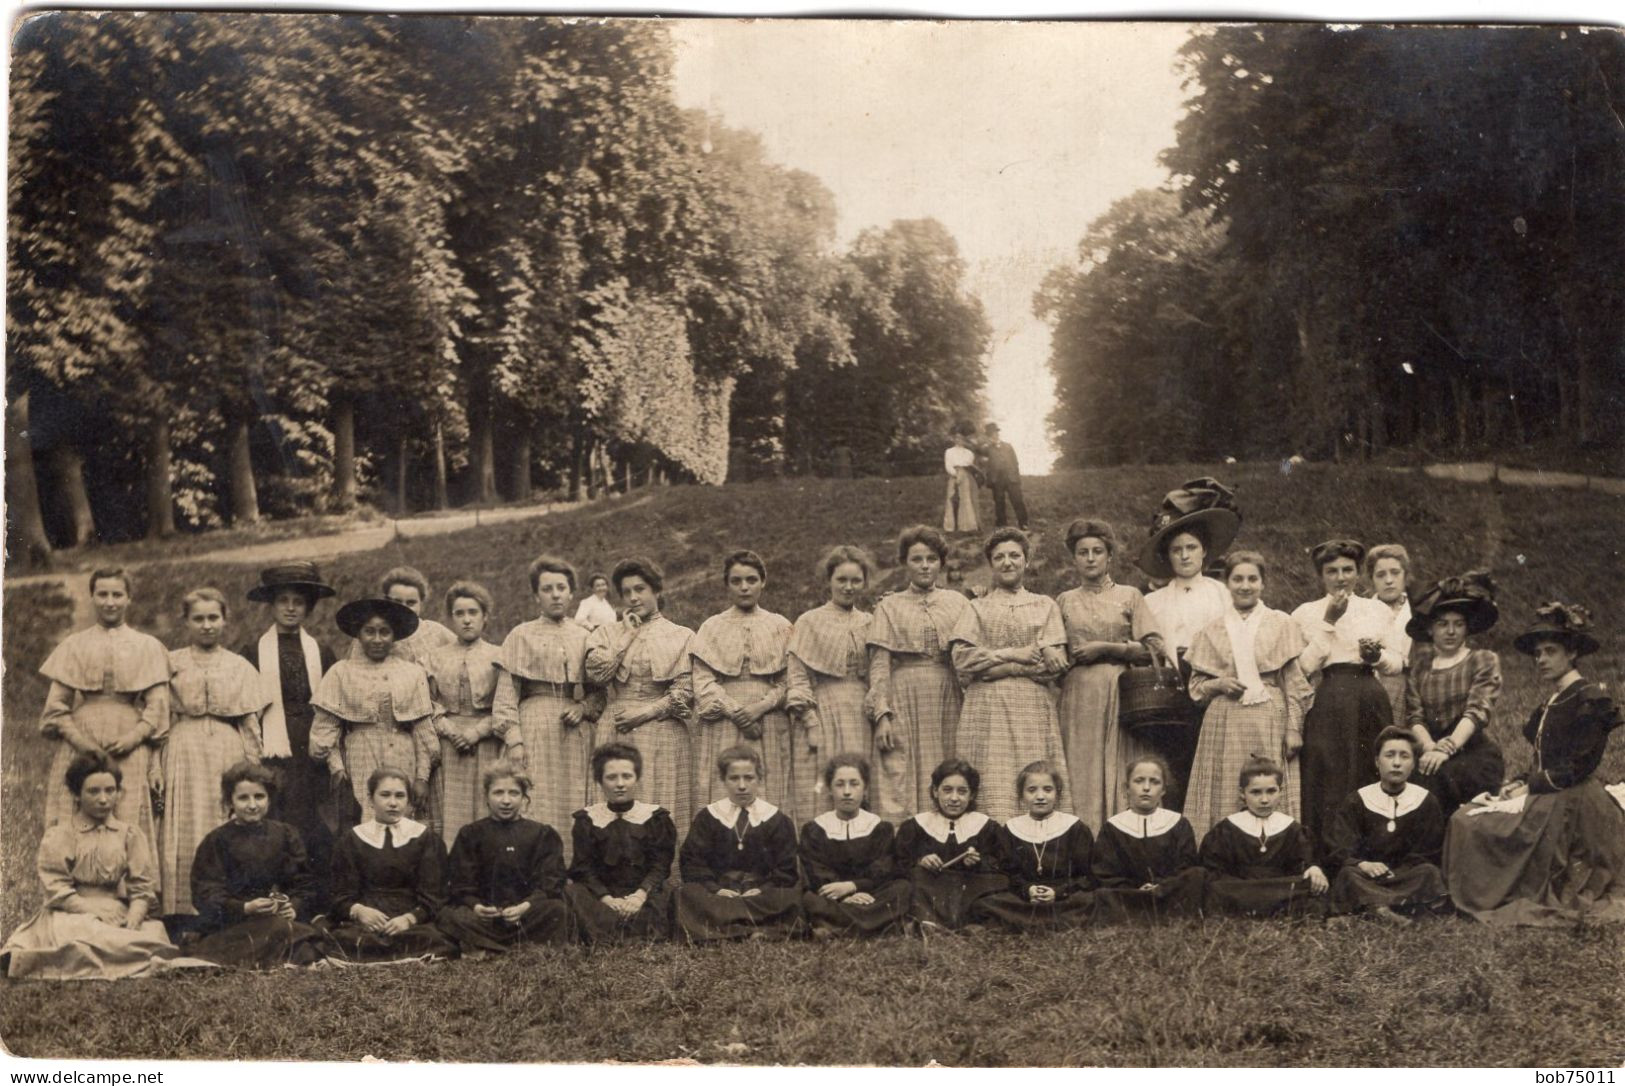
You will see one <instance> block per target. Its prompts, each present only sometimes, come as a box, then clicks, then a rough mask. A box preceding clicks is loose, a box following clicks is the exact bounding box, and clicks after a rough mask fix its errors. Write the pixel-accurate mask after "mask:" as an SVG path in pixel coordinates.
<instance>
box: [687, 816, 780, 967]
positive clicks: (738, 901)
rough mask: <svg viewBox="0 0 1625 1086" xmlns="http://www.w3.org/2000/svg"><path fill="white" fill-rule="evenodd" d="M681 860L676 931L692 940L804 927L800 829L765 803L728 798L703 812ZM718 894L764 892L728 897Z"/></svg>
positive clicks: (692, 831) (753, 934)
mask: <svg viewBox="0 0 1625 1086" xmlns="http://www.w3.org/2000/svg"><path fill="white" fill-rule="evenodd" d="M741 816H743V825H741V821H742V819H741ZM679 858H680V862H681V866H682V873H683V885H682V887H680V888H679V889H678V891H677V926H678V927H679V928H680V929H682V932H683V934H684V935H685V936H686V937H687V938H688V940H689V942H692V943H703V942H709V941H712V940H716V939H741V938H745V937H747V936H755V935H759V934H781V935H791V934H794V933H795V932H796V931H797V930H798V929H799V928H800V926H801V880H800V878H799V877H798V876H797V874H796V828H795V826H794V825H793V824H792V823H791V822H790V819H789V818H788V817H786V815H785V814H784V812H783V811H781V810H779V809H778V808H777V807H775V806H773V805H772V804H771V803H769V802H767V801H766V800H765V799H758V800H757V801H756V802H755V803H753V804H751V805H750V806H749V807H736V806H734V803H733V801H732V800H729V799H719V800H717V801H716V802H715V803H712V804H710V805H709V806H707V807H702V808H701V809H700V813H699V814H697V815H695V816H694V824H693V826H692V827H690V829H689V831H688V839H687V840H685V841H684V842H683V849H682V852H681V854H680V857H679ZM718 890H737V891H744V890H759V891H761V892H760V893H758V894H755V895H752V896H751V897H722V896H720V895H719V894H718V893H717V891H718Z"/></svg>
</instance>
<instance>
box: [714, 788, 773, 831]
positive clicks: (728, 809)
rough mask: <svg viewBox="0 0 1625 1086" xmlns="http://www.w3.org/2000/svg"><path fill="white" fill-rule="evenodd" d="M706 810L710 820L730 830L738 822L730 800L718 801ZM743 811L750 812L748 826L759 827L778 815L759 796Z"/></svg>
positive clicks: (769, 804) (734, 807)
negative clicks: (709, 814) (712, 819)
mask: <svg viewBox="0 0 1625 1086" xmlns="http://www.w3.org/2000/svg"><path fill="white" fill-rule="evenodd" d="M706 810H707V811H710V812H711V817H712V818H714V819H716V820H717V821H718V822H721V823H722V824H723V825H724V826H728V827H730V828H731V827H732V826H733V825H734V823H736V822H738V821H739V808H738V807H736V806H735V805H734V801H733V800H731V799H719V800H717V801H716V802H715V803H713V804H711V805H710V806H708V807H706ZM745 810H747V811H749V812H750V824H751V825H752V826H760V825H761V824H762V823H763V822H766V821H767V820H768V819H770V818H772V817H773V816H774V815H776V814H778V813H779V809H778V808H777V807H775V806H773V805H772V804H771V803H769V802H768V801H767V800H765V799H763V798H762V797H760V796H757V797H756V800H755V802H753V803H752V804H751V805H750V806H749V807H746V808H745Z"/></svg>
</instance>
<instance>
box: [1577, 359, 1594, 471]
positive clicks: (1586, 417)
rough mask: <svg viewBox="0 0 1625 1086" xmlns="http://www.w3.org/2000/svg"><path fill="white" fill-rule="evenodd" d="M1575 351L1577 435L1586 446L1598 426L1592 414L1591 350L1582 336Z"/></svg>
mask: <svg viewBox="0 0 1625 1086" xmlns="http://www.w3.org/2000/svg"><path fill="white" fill-rule="evenodd" d="M1574 338H1575V341H1576V342H1575V348H1576V349H1575V352H1574V422H1575V435H1576V437H1577V439H1578V441H1579V444H1580V447H1581V448H1585V447H1586V446H1587V445H1588V444H1590V443H1591V439H1592V437H1593V436H1594V434H1595V431H1596V426H1595V424H1594V420H1593V419H1592V416H1591V400H1592V398H1593V390H1592V385H1593V383H1594V374H1593V373H1592V368H1593V367H1592V364H1591V352H1590V351H1589V350H1588V349H1587V348H1586V345H1585V344H1584V343H1583V342H1580V339H1581V337H1580V336H1579V335H1576V336H1575V337H1574Z"/></svg>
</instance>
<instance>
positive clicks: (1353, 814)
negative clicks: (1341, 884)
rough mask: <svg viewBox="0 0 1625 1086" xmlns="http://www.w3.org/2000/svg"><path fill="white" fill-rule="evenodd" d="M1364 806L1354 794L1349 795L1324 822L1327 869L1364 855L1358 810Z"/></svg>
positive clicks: (1361, 858)
mask: <svg viewBox="0 0 1625 1086" xmlns="http://www.w3.org/2000/svg"><path fill="white" fill-rule="evenodd" d="M1364 809H1365V808H1364V807H1363V806H1361V804H1360V800H1359V798H1358V797H1356V796H1349V797H1347V798H1346V799H1344V800H1343V802H1342V803H1340V804H1339V805H1338V807H1337V809H1336V810H1335V811H1333V812H1332V818H1331V821H1330V822H1328V823H1327V824H1326V828H1325V831H1324V833H1325V838H1326V866H1327V868H1328V870H1329V871H1336V870H1337V869H1338V868H1341V867H1345V866H1347V865H1349V864H1354V863H1359V862H1360V861H1361V860H1363V859H1364V858H1365V857H1364V856H1363V855H1362V852H1363V851H1364V834H1363V833H1362V832H1361V826H1360V812H1361V811H1363V810H1364Z"/></svg>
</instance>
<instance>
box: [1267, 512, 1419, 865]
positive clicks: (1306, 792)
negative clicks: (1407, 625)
mask: <svg viewBox="0 0 1625 1086" xmlns="http://www.w3.org/2000/svg"><path fill="white" fill-rule="evenodd" d="M1309 555H1310V560H1311V561H1313V562H1314V566H1315V571H1316V572H1317V573H1318V574H1320V580H1321V584H1322V586H1323V587H1324V588H1325V590H1326V594H1325V595H1324V596H1322V597H1320V598H1319V599H1314V600H1310V601H1309V602H1308V603H1305V604H1302V605H1301V606H1299V607H1298V609H1297V610H1295V611H1293V612H1292V618H1293V621H1295V622H1297V624H1298V629H1299V630H1301V631H1302V632H1303V638H1304V640H1305V641H1306V642H1307V643H1308V644H1307V647H1306V648H1305V649H1304V650H1303V653H1302V655H1300V656H1299V657H1298V664H1299V666H1300V667H1302V668H1303V673H1304V674H1305V675H1306V676H1308V678H1309V681H1310V682H1312V683H1313V684H1314V686H1315V698H1314V703H1313V704H1312V706H1311V707H1310V709H1309V713H1308V715H1307V716H1305V717H1304V722H1303V752H1302V753H1301V754H1300V755H1299V761H1300V763H1301V764H1302V766H1303V824H1304V827H1305V828H1306V829H1308V830H1309V832H1310V833H1311V834H1312V835H1314V837H1315V840H1316V841H1317V842H1320V841H1323V840H1324V833H1325V829H1326V825H1327V823H1328V822H1329V821H1330V819H1331V816H1332V812H1333V811H1335V810H1336V809H1337V808H1338V807H1340V806H1341V805H1342V803H1343V800H1344V798H1345V797H1346V796H1348V795H1349V793H1351V792H1353V791H1354V790H1355V789H1356V788H1359V787H1360V786H1361V785H1365V784H1371V783H1372V782H1374V781H1375V780H1376V779H1377V769H1376V765H1375V763H1373V762H1372V760H1371V752H1372V751H1373V750H1374V749H1375V748H1376V742H1377V736H1378V735H1379V734H1380V733H1381V732H1382V730H1383V729H1384V728H1389V727H1393V720H1394V708H1393V705H1392V703H1390V702H1389V700H1388V694H1387V693H1386V692H1385V691H1384V690H1383V688H1382V683H1381V682H1379V681H1378V679H1377V676H1378V675H1397V674H1399V673H1400V671H1402V670H1403V669H1404V667H1405V661H1404V659H1402V658H1401V657H1400V655H1399V653H1397V652H1395V651H1394V650H1393V649H1392V648H1389V647H1388V646H1387V645H1386V644H1385V643H1384V641H1383V638H1384V637H1385V636H1388V634H1389V630H1390V628H1391V627H1392V625H1393V620H1394V615H1393V612H1392V611H1390V610H1389V609H1388V605H1387V604H1384V603H1379V602H1378V601H1376V600H1372V599H1366V598H1364V597H1362V596H1357V595H1355V594H1354V590H1355V588H1356V587H1357V586H1358V584H1359V579H1360V563H1361V562H1362V561H1363V560H1364V559H1365V545H1364V544H1362V543H1360V542H1358V541H1357V540H1353V539H1328V540H1327V541H1326V542H1324V543H1321V544H1319V545H1318V546H1316V547H1314V548H1313V549H1311V550H1310V552H1309Z"/></svg>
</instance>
